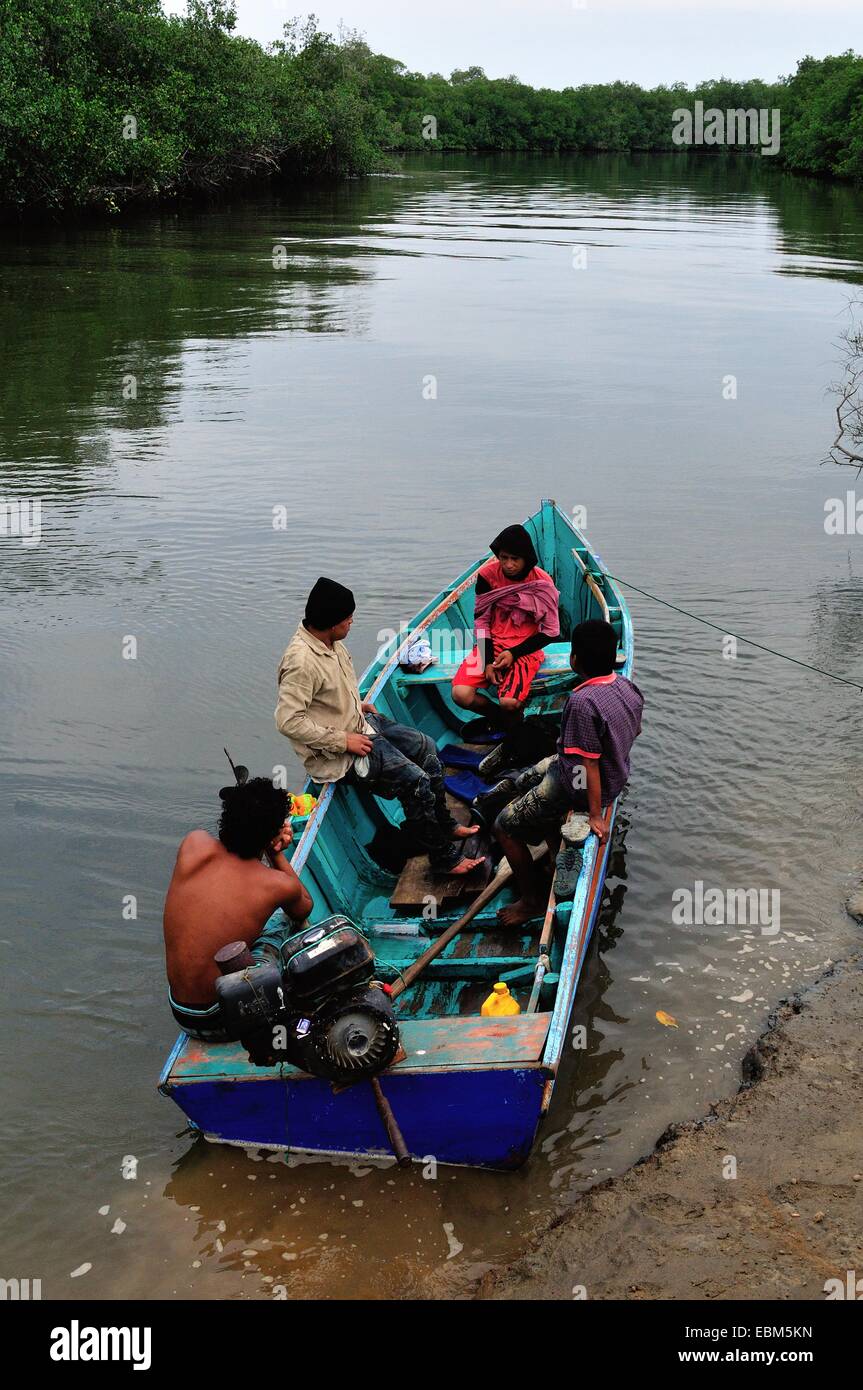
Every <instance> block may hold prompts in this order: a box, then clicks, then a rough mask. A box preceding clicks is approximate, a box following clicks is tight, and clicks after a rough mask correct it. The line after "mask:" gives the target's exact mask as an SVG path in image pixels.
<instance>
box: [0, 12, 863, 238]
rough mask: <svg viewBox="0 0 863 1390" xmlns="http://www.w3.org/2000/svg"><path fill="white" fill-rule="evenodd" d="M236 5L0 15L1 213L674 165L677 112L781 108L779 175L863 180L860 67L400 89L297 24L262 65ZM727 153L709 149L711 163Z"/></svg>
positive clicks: (468, 75) (309, 23)
mask: <svg viewBox="0 0 863 1390" xmlns="http://www.w3.org/2000/svg"><path fill="white" fill-rule="evenodd" d="M235 28H236V14H235V11H234V9H233V5H232V3H231V0H188V6H187V13H186V14H185V15H184V16H173V15H171V16H169V15H166V14H165V13H164V12H163V11H162V8H161V0H4V5H3V12H2V19H0V203H2V205H3V207H4V208H5V209H6V210H9V209H18V210H28V209H42V210H62V209H64V208H93V207H96V208H102V209H107V210H109V211H116V210H118V209H119V208H120V207H122V206H124V205H127V204H129V203H132V202H134V201H136V200H139V201H140V200H153V199H159V198H166V197H167V198H170V197H177V196H181V195H186V194H193V193H196V192H207V191H218V190H221V189H226V188H229V187H234V186H236V185H237V184H239V183H241V182H242V181H245V180H251V179H260V178H262V177H265V178H269V177H293V178H297V177H299V178H305V177H312V176H326V175H341V176H360V175H364V174H368V173H371V172H373V171H375V170H382V169H387V168H392V167H394V160H395V158H396V157H397V155H398V154H399V153H401V152H410V151H417V152H419V151H426V152H434V151H441V152H443V151H447V150H454V151H457V150H464V151H472V150H482V151H495V150H500V151H530V150H534V151H550V152H559V151H564V150H566V151H580V150H584V151H593V150H602V151H627V150H642V151H670V150H673V149H675V148H677V146H676V145H675V143H674V139H673V131H674V125H675V121H674V112H675V111H679V110H681V109H691V108H693V107H694V105H695V103H696V102H701V103H703V106H704V107H705V108H707V109H716V110H720V111H726V110H741V109H757V110H764V109H765V108H766V109H771V110H772V109H776V110H778V111H779V112H780V114H781V142H780V147H779V151H778V153H777V154H776V155H775V156H774V157H773V158H772V162H773V163H775V164H777V165H780V166H781V167H783V168H786V169H789V170H793V171H796V172H801V173H808V174H813V175H819V176H824V177H830V178H839V179H851V180H857V181H859V180H863V57H861V56H860V55H858V54H855V53H853V52H851V51H849V52H847V53H843V54H839V55H837V56H835V57H829V58H824V59H820V60H816V59H814V58H804V59H803V60H802V61H801V62H800V63H799V64H798V67H797V70H796V72H795V73H793V74H791V75H790V76H788V77H786V78H784V79H783V80H782V81H780V82H777V83H765V82H762V81H760V80H758V79H752V80H748V81H742V82H737V81H730V80H726V79H719V80H716V81H711V82H705V83H702V84H701V85H699V86H698V87H695V88H687V87H686V86H684V85H683V84H680V83H675V84H671V85H668V86H659V87H654V88H652V89H649V90H648V89H645V88H642V87H639V86H637V85H636V84H634V83H628V82H614V83H605V84H584V85H581V86H578V87H567V88H564V89H563V90H562V91H557V90H552V89H548V88H541V89H537V88H533V87H530V86H527V85H526V84H525V83H523V82H520V81H519V80H518V78H517V77H514V76H510V77H504V78H489V77H487V76H486V75H485V73H484V72H483V70H482V69H481V68H479V67H469V68H465V69H458V70H456V71H454V72H452V73H451V74H450V75H449V77H445V76H443V75H441V74H438V73H431V74H423V73H418V72H410V71H409V70H408V69H407V68H406V67H405V65H404V64H403V63H401V62H399V61H398V60H396V59H393V58H388V57H386V56H384V55H383V54H378V53H373V52H372V51H371V49H370V48H369V47H368V45H367V44H366V43H365V41H364V40H363V38H362V37H361V36H360V35H358V34H356V33H354V32H350V31H343V32H342V33H340V34H339V35H338V36H336V37H333V36H331V35H329V34H326V33H323V32H322V31H321V30H320V29H319V28H318V26H317V23H316V21H315V20H314V18H309V19H307V20H305V21H304V22H303V21H300V20H292V21H290V22H289V23H288V24H286V25H285V28H284V31H283V34H282V37H281V38H280V39H279V40H278V41H276V42H275V43H272V44H270V45H268V46H267V47H266V48H265V47H262V46H261V45H260V44H258V43H256V42H254V41H253V40H251V39H247V38H243V37H242V36H240V35H238V34H236V33H235V32H234V31H235ZM720 148H722V147H721V146H713V147H711V146H710V145H709V144H707V145H705V147H704V149H705V153H710V152H717V151H718V149H720Z"/></svg>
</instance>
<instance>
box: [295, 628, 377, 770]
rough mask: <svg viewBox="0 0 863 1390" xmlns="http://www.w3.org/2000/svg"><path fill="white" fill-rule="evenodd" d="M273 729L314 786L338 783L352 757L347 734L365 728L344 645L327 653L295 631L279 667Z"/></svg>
mask: <svg viewBox="0 0 863 1390" xmlns="http://www.w3.org/2000/svg"><path fill="white" fill-rule="evenodd" d="M276 728H277V729H278V730H279V733H282V734H284V735H285V736H286V738H289V739H290V740H291V743H292V745H293V748H294V752H295V753H296V754H297V756H298V757H299V758H302V761H303V766H304V767H305V769H306V772H307V773H308V774H309V776H310V777H313V778H314V780H315V781H316V782H338V781H339V779H340V778H342V777H344V775H345V773H346V772H347V770H348V768H349V767H350V765H351V763H352V762H353V758H354V755H353V754H352V753H347V752H346V751H345V745H346V737H345V736H346V734H358V733H361V732H362V730H363V729H364V728H365V716H364V715H363V711H362V705H361V702H360V691H359V686H358V685H357V678H356V674H355V672H354V663H353V662H352V661H351V657H350V653H349V651H348V649H347V647H346V646H345V644H344V642H336V643H335V644H334V645H333V646H332V647H331V648H330V647H328V646H326V644H325V643H323V642H321V641H319V640H318V638H317V637H313V636H312V634H311V633H310V632H307V631H306V629H305V628H304V627H303V625H302V623H300V626H299V627H298V628H297V630H296V632H295V633H294V635H293V637H292V638H291V641H290V644H289V645H288V648H287V650H286V651H285V654H284V656H283V657H282V659H281V661H280V662H279V703H278V704H277V706H276Z"/></svg>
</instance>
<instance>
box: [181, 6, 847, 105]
mask: <svg viewBox="0 0 863 1390" xmlns="http://www.w3.org/2000/svg"><path fill="white" fill-rule="evenodd" d="M236 6H237V13H238V25H237V27H238V29H239V31H240V32H241V33H243V34H248V35H251V36H252V37H253V38H256V39H259V40H260V41H261V42H262V43H267V42H269V41H270V40H271V39H274V38H277V37H278V35H279V33H280V31H281V26H282V25H283V23H284V22H285V19H286V18H288V17H290V16H292V15H295V14H304V13H307V12H308V10H311V11H313V12H314V13H315V14H317V16H318V18H319V20H320V21H321V27H322V28H324V29H327V30H330V31H331V32H335V31H336V29H337V27H338V24H339V21H340V20H343V21H344V23H345V24H346V25H347V26H348V27H349V28H352V29H359V30H361V31H362V32H363V33H364V34H365V36H366V40H367V42H368V43H369V45H370V46H371V48H373V49H374V50H375V51H377V52H380V53H386V54H388V55H389V56H390V57H392V58H400V59H401V60H402V62H404V63H406V64H407V66H408V67H409V68H411V69H415V70H418V71H421V72H442V73H445V74H446V75H449V73H450V72H451V71H452V69H453V68H456V67H468V66H469V65H470V64H472V63H476V64H478V65H479V66H480V67H482V68H484V69H485V71H486V72H487V73H488V74H489V76H493V77H502V76H507V75H508V74H509V73H515V74H516V75H517V76H518V77H520V78H521V79H522V80H523V81H525V82H529V83H531V84H532V85H533V86H547V87H566V86H570V85H572V86H575V85H577V84H578V83H580V82H607V81H611V80H613V79H614V78H621V79H622V80H624V81H630V82H638V83H641V84H642V85H644V86H654V85H656V84H657V83H659V82H674V81H678V80H679V81H683V82H686V83H693V82H697V81H699V80H700V79H702V78H708V77H720V76H725V77H763V78H765V79H767V80H772V79H775V78H776V77H779V76H781V75H782V74H784V73H788V72H793V70H794V68H795V67H796V65H797V60H798V58H802V57H803V56H804V55H805V54H807V53H811V54H813V55H814V56H815V57H823V56H824V55H825V54H827V53H841V52H842V51H843V50H844V49H847V48H853V49H855V50H856V51H857V52H860V51H861V50H863V0H317V3H314V2H313V0H306V3H305V6H304V5H303V0H236ZM165 8H166V9H170V10H173V11H176V12H182V11H184V9H185V5H184V4H183V3H182V0H165Z"/></svg>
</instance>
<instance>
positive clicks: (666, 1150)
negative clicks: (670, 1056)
mask: <svg viewBox="0 0 863 1390" xmlns="http://www.w3.org/2000/svg"><path fill="white" fill-rule="evenodd" d="M735 1168H736V1177H731V1176H728V1177H726V1176H724V1174H726V1173H733V1172H734V1171H735ZM849 1271H856V1278H859V1279H861V1284H860V1290H861V1292H863V955H861V954H857V955H855V956H853V957H852V958H851V959H849V960H846V961H844V962H843V963H842V964H841V965H836V966H833V967H831V968H830V970H829V971H828V972H827V973H826V974H825V975H824V976H822V977H821V979H820V980H819V981H818V983H817V984H816V985H814V986H813V987H812V988H811V989H809V990H807V991H806V993H805V994H802V995H800V996H796V997H795V998H793V999H789V1000H787V1001H784V1002H783V1003H782V1004H781V1005H780V1006H779V1008H778V1009H777V1010H776V1012H775V1014H774V1015H772V1016H771V1019H770V1021H769V1024H768V1027H767V1029H766V1031H765V1032H764V1033H763V1034H762V1036H761V1037H760V1038H759V1040H758V1042H757V1043H756V1044H755V1045H754V1046H753V1047H752V1048H751V1049H750V1051H749V1052H748V1053H747V1055H746V1057H745V1058H744V1060H743V1065H742V1081H741V1087H740V1090H739V1091H738V1093H737V1094H736V1095H735V1096H733V1097H732V1098H731V1099H729V1100H726V1101H722V1102H720V1103H718V1104H716V1105H715V1106H712V1107H711V1112H710V1114H709V1115H708V1116H706V1117H705V1118H703V1119H701V1120H697V1121H694V1122H692V1123H687V1124H682V1125H675V1126H672V1127H671V1128H670V1129H668V1130H667V1131H666V1132H665V1133H664V1134H663V1135H662V1136H661V1138H660V1139H659V1141H658V1143H657V1146H656V1148H655V1150H654V1152H653V1153H652V1154H651V1155H650V1157H649V1158H647V1159H645V1160H643V1161H642V1162H640V1163H638V1164H636V1165H635V1166H634V1167H633V1168H631V1169H629V1171H628V1172H626V1173H625V1174H623V1175H622V1176H621V1177H618V1178H612V1179H609V1181H608V1182H605V1183H603V1184H601V1185H600V1186H598V1187H595V1188H592V1189H591V1191H590V1192H588V1193H587V1194H586V1196H585V1197H583V1198H582V1199H581V1200H580V1201H579V1202H578V1204H577V1205H576V1206H575V1207H573V1208H572V1210H571V1211H570V1212H567V1213H566V1214H565V1215H563V1216H561V1217H558V1218H557V1219H556V1220H555V1221H554V1222H553V1223H552V1224H551V1225H550V1226H549V1227H548V1228H547V1229H545V1230H544V1231H541V1232H538V1233H537V1236H536V1238H535V1240H534V1243H533V1245H532V1247H531V1248H530V1249H529V1250H528V1252H527V1253H526V1254H525V1255H524V1256H522V1257H521V1258H520V1259H519V1260H518V1261H516V1262H515V1263H514V1264H511V1265H509V1266H507V1267H505V1268H504V1269H501V1270H494V1271H490V1272H487V1273H486V1274H485V1275H484V1276H483V1277H482V1279H481V1280H480V1281H479V1283H478V1285H477V1287H476V1289H475V1291H474V1297H477V1298H486V1299H551V1298H566V1299H571V1298H573V1297H585V1296H586V1297H587V1298H601V1299H602V1298H619V1299H691V1298H694V1299H708V1300H709V1299H732V1298H741V1299H785V1298H787V1299H821V1300H823V1299H825V1298H826V1297H827V1292H825V1283H826V1282H827V1281H828V1280H831V1279H833V1280H839V1281H841V1284H842V1286H843V1288H845V1289H846V1290H847V1288H848V1287H849V1285H851V1284H853V1279H852V1280H849V1278H848V1272H849ZM832 1287H833V1288H834V1289H835V1287H836V1286H832ZM580 1290H583V1292H580ZM834 1296H835V1294H834ZM845 1296H846V1297H847V1296H848V1294H847V1291H846V1294H845Z"/></svg>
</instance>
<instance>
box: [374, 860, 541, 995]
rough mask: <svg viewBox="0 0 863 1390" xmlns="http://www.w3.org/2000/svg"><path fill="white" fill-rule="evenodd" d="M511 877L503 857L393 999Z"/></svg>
mask: <svg viewBox="0 0 863 1390" xmlns="http://www.w3.org/2000/svg"><path fill="white" fill-rule="evenodd" d="M544 853H545V847H544V846H543V847H542V849H540V850H538V851H535V850H534V849H531V855H532V856H533V858H534V859H541V858H542V856H543V854H544ZM511 878H512V869H511V868H510V866H509V864H508V863H507V861H506V860H505V859H502V860H501V862H500V864H499V866H498V870H497V873H496V874H495V876H494V878H493V879H492V880H491V883H487V884H486V886H485V888H483V890H482V892H481V893H480V895H479V897H478V898H475V899H474V901H473V902H472V903H471V905H470V907H469V908H468V909H467V911H466V912H465V913H463V914H462V916H461V917H459V919H458V921H457V922H453V923H452V925H451V926H449V927H447V929H446V931H445V932H441V934H440V936H439V937H438V939H437V941H433V942H432V944H431V946H429V948H428V950H427V951H423V953H422V955H421V956H418V957H417V959H416V960H415V961H414V963H413V965H409V966H408V968H407V970H406V971H405V972H404V974H403V975H402V976H401V978H400V979H399V980H397V981H396V983H395V984H394V985H393V987H392V995H391V997H392V998H393V999H398V997H399V995H400V994H403V993H404V991H405V990H406V989H408V988H409V987H410V986H411V985H412V984H413V982H414V980H415V979H416V978H417V976H418V975H421V974H422V972H423V971H424V970H425V968H426V966H427V965H428V964H429V962H430V961H433V960H434V959H435V957H436V956H439V955H440V953H441V951H443V950H445V948H446V947H447V946H448V945H449V943H450V942H451V941H452V939H453V937H454V936H458V934H459V932H460V931H464V929H465V927H466V926H467V925H468V923H469V922H472V921H473V919H474V917H476V915H477V913H478V912H482V909H483V908H484V907H485V906H486V905H487V904H488V903H490V902H491V900H492V898H495V897H497V895H498V893H499V892H500V890H501V888H505V887H506V885H507V884H508V883H509V882H510V880H511Z"/></svg>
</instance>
